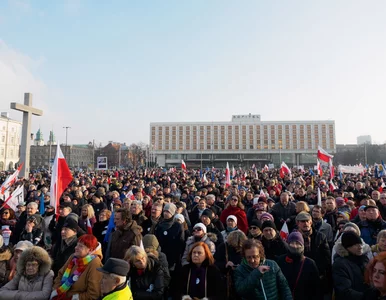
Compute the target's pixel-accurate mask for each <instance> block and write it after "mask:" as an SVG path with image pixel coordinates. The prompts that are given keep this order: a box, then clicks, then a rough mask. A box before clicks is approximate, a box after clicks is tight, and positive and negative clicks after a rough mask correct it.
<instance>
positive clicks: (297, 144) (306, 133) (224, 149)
mask: <svg viewBox="0 0 386 300" xmlns="http://www.w3.org/2000/svg"><path fill="white" fill-rule="evenodd" d="M150 145H151V146H150V153H151V155H152V156H154V157H155V158H156V161H157V164H158V165H159V166H164V167H170V166H178V164H179V163H180V162H181V159H183V160H184V161H185V162H186V163H187V165H188V167H212V166H214V167H223V166H224V163H226V162H227V161H228V162H229V163H230V164H233V165H235V166H243V167H248V166H251V165H253V164H255V165H257V166H259V165H264V164H267V163H273V164H274V165H275V167H277V166H278V165H279V164H280V162H281V161H285V162H286V163H287V164H289V165H308V164H309V165H315V164H316V153H317V149H318V145H320V146H321V147H323V148H324V149H325V150H327V151H328V152H330V153H335V150H336V142H335V121H330V120H328V121H282V122H278V121H261V117H260V115H252V114H249V115H234V116H232V120H231V121H230V122H200V123H193V122H186V123H151V124H150Z"/></svg>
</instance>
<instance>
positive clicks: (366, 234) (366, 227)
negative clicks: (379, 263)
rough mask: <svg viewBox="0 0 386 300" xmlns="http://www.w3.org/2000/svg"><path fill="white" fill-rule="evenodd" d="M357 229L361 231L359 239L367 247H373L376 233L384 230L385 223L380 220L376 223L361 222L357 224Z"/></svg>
mask: <svg viewBox="0 0 386 300" xmlns="http://www.w3.org/2000/svg"><path fill="white" fill-rule="evenodd" d="M359 229H360V230H361V238H362V239H363V240H364V241H365V243H366V244H368V245H369V246H373V245H375V244H376V243H377V235H378V233H379V232H380V231H381V230H383V229H386V222H385V221H383V220H382V219H381V218H379V219H377V220H376V221H362V222H360V223H359Z"/></svg>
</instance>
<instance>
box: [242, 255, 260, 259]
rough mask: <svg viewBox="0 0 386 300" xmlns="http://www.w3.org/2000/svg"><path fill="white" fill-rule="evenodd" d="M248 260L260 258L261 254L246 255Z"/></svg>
mask: <svg viewBox="0 0 386 300" xmlns="http://www.w3.org/2000/svg"><path fill="white" fill-rule="evenodd" d="M245 258H246V259H247V260H252V259H253V260H257V259H259V258H260V255H251V256H246V257H245Z"/></svg>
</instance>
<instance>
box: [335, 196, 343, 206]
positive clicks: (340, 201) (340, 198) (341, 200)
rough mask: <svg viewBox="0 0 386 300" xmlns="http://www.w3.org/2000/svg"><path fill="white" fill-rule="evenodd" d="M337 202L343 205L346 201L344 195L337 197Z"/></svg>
mask: <svg viewBox="0 0 386 300" xmlns="http://www.w3.org/2000/svg"><path fill="white" fill-rule="evenodd" d="M335 202H336V204H337V205H343V204H344V203H345V201H344V199H343V198H342V197H337V198H336V199H335Z"/></svg>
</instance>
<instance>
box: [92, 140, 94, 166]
mask: <svg viewBox="0 0 386 300" xmlns="http://www.w3.org/2000/svg"><path fill="white" fill-rule="evenodd" d="M92 169H93V170H94V171H95V139H93V140H92Z"/></svg>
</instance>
